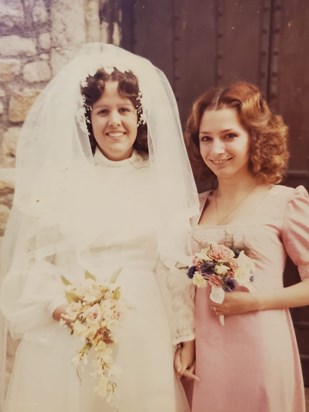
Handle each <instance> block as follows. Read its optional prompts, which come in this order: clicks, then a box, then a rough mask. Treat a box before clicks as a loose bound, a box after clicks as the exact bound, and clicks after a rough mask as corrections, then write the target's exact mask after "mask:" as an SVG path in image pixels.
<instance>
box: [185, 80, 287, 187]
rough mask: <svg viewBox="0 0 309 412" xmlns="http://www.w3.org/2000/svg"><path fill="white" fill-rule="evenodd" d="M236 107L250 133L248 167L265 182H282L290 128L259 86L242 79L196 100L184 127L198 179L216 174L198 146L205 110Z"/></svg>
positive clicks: (212, 90)
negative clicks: (270, 106)
mask: <svg viewBox="0 0 309 412" xmlns="http://www.w3.org/2000/svg"><path fill="white" fill-rule="evenodd" d="M222 108H233V109H236V110H237V112H238V115H239V119H240V122H241V124H242V126H243V127H244V129H245V130H247V132H248V133H249V136H250V146H249V170H250V171H251V173H252V174H253V175H254V176H255V177H256V178H257V180H258V181H259V182H263V183H279V182H280V181H281V180H282V178H283V174H284V171H285V169H286V166H287V160H288V157H289V154H288V150H287V134H288V127H287V126H286V124H285V123H284V122H283V119H282V117H281V116H279V115H275V114H273V113H272V112H271V111H270V109H269V106H268V104H267V102H266V100H265V99H264V98H263V96H262V93H261V91H260V90H259V89H258V87H257V86H255V85H253V84H251V83H248V82H244V81H241V82H240V81H239V82H235V83H233V84H231V85H230V86H228V87H226V88H212V89H209V90H208V91H206V92H205V93H203V94H202V95H201V96H200V97H198V98H197V100H196V101H195V102H194V103H193V106H192V111H191V114H190V116H189V118H188V121H187V124H186V128H185V141H186V145H187V149H188V153H189V157H190V160H191V162H192V168H193V171H194V174H195V176H196V178H197V179H202V178H206V177H215V176H214V174H213V173H212V172H211V170H210V169H209V168H208V167H207V166H206V165H205V163H204V161H203V159H202V157H201V154H200V146H199V127H200V123H201V119H202V116H203V114H204V112H205V111H206V110H219V109H222Z"/></svg>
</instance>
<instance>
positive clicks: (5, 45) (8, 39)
mask: <svg viewBox="0 0 309 412" xmlns="http://www.w3.org/2000/svg"><path fill="white" fill-rule="evenodd" d="M0 54H1V55H2V56H22V55H24V56H33V55H35V54H36V42H35V40H34V39H29V38H25V37H21V36H16V35H12V36H2V37H0Z"/></svg>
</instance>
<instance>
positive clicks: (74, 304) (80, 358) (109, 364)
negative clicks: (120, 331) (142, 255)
mask: <svg viewBox="0 0 309 412" xmlns="http://www.w3.org/2000/svg"><path fill="white" fill-rule="evenodd" d="M119 273H120V270H119V271H117V272H115V273H114V274H113V275H112V277H111V279H110V281H109V282H108V283H106V284H99V283H98V282H97V280H96V278H95V276H93V275H92V274H91V273H89V272H85V275H84V280H83V281H82V282H81V283H80V284H72V283H71V282H70V281H69V280H68V279H67V278H65V277H64V276H62V281H63V283H64V285H65V294H66V299H67V301H68V303H69V306H68V309H67V311H66V313H65V314H64V315H63V316H62V324H64V325H65V326H68V327H70V329H71V335H74V336H77V337H79V338H80V339H81V341H82V346H81V348H80V350H79V352H78V354H77V356H76V357H74V359H73V363H74V364H75V365H76V366H79V365H80V364H81V365H86V364H87V363H88V357H90V356H89V355H90V352H92V354H93V357H92V358H91V359H92V360H93V367H94V371H93V374H94V376H95V377H96V379H97V384H96V386H95V388H94V390H95V392H97V393H98V394H99V395H101V396H103V397H104V398H106V400H107V402H109V403H111V402H112V398H113V395H114V394H115V392H116V389H117V383H116V376H117V375H118V370H117V368H116V367H115V366H114V365H113V350H112V344H113V343H114V342H117V339H116V336H115V327H116V326H117V325H118V324H119V322H120V320H121V316H122V313H123V310H124V307H125V305H124V302H123V299H122V297H121V289H120V286H116V283H115V282H116V279H117V276H118V274H119Z"/></svg>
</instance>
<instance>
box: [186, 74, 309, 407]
mask: <svg viewBox="0 0 309 412" xmlns="http://www.w3.org/2000/svg"><path fill="white" fill-rule="evenodd" d="M286 137H287V126H286V125H285V124H284V122H283V120H282V118H281V117H280V116H278V115H274V114H272V113H271V111H270V109H269V107H268V105H267V103H266V101H265V100H264V99H263V97H262V96H261V92H260V91H259V90H258V88H257V87H256V86H254V85H252V84H249V83H246V82H237V83H234V84H232V85H230V86H229V87H227V88H225V89H211V90H208V91H207V92H206V93H204V94H203V95H202V96H200V97H199V98H198V99H197V100H196V101H195V103H194V104H193V108H192V112H191V115H190V117H189V119H188V122H187V129H186V143H187V146H188V150H189V153H190V155H191V159H192V164H193V168H194V170H195V172H196V174H199V175H200V176H201V174H204V176H208V177H209V175H211V176H212V177H213V178H214V182H215V185H214V186H213V188H214V189H213V190H209V191H207V192H205V193H203V194H201V214H200V216H199V218H197V219H196V221H195V222H194V223H193V234H192V237H193V246H194V251H198V250H199V249H200V248H202V247H203V246H205V245H206V243H207V242H218V243H221V244H225V245H226V246H228V247H231V246H232V245H233V246H234V247H236V248H237V249H241V250H245V252H246V254H247V255H249V256H250V257H251V258H252V259H253V260H254V261H255V273H254V282H253V287H254V291H253V292H251V293H245V292H243V291H239V290H238V291H233V292H231V293H226V294H225V298H224V301H223V303H221V304H217V303H213V302H212V301H211V300H210V298H209V288H197V290H196V375H197V376H198V377H199V381H198V382H195V385H194V391H193V401H192V402H193V404H192V411H193V412H205V411H207V412H226V411H229V412H248V411H250V412H261V411H263V412H277V411H280V412H304V411H305V404H304V390H303V387H304V384H303V378H302V372H301V366H300V360H299V353H298V348H297V343H296V339H295V333H294V329H293V324H292V321H291V317H290V313H289V310H288V309H289V308H292V307H299V306H305V305H308V304H309V231H308V222H309V197H308V193H307V191H306V189H305V188H304V187H303V186H299V187H297V188H296V189H294V188H290V187H286V186H282V185H278V183H279V182H280V181H281V179H282V176H283V173H284V170H285V167H286V163H287V158H288V152H287V147H286ZM287 256H289V257H290V258H291V259H292V261H293V262H294V264H295V265H297V266H298V270H299V274H300V277H301V279H302V282H299V283H297V284H295V285H293V286H289V287H284V286H283V271H284V268H285V261H286V257H287ZM220 315H224V318H225V324H224V326H222V325H221V324H220V322H219V317H218V316H220Z"/></svg>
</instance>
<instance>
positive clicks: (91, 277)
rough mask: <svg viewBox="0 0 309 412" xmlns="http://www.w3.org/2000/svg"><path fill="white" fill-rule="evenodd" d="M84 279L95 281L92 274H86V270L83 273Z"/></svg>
mask: <svg viewBox="0 0 309 412" xmlns="http://www.w3.org/2000/svg"><path fill="white" fill-rule="evenodd" d="M84 278H85V279H92V280H97V278H96V277H95V276H94V275H93V274H92V273H90V272H88V270H86V271H85V273H84Z"/></svg>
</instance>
